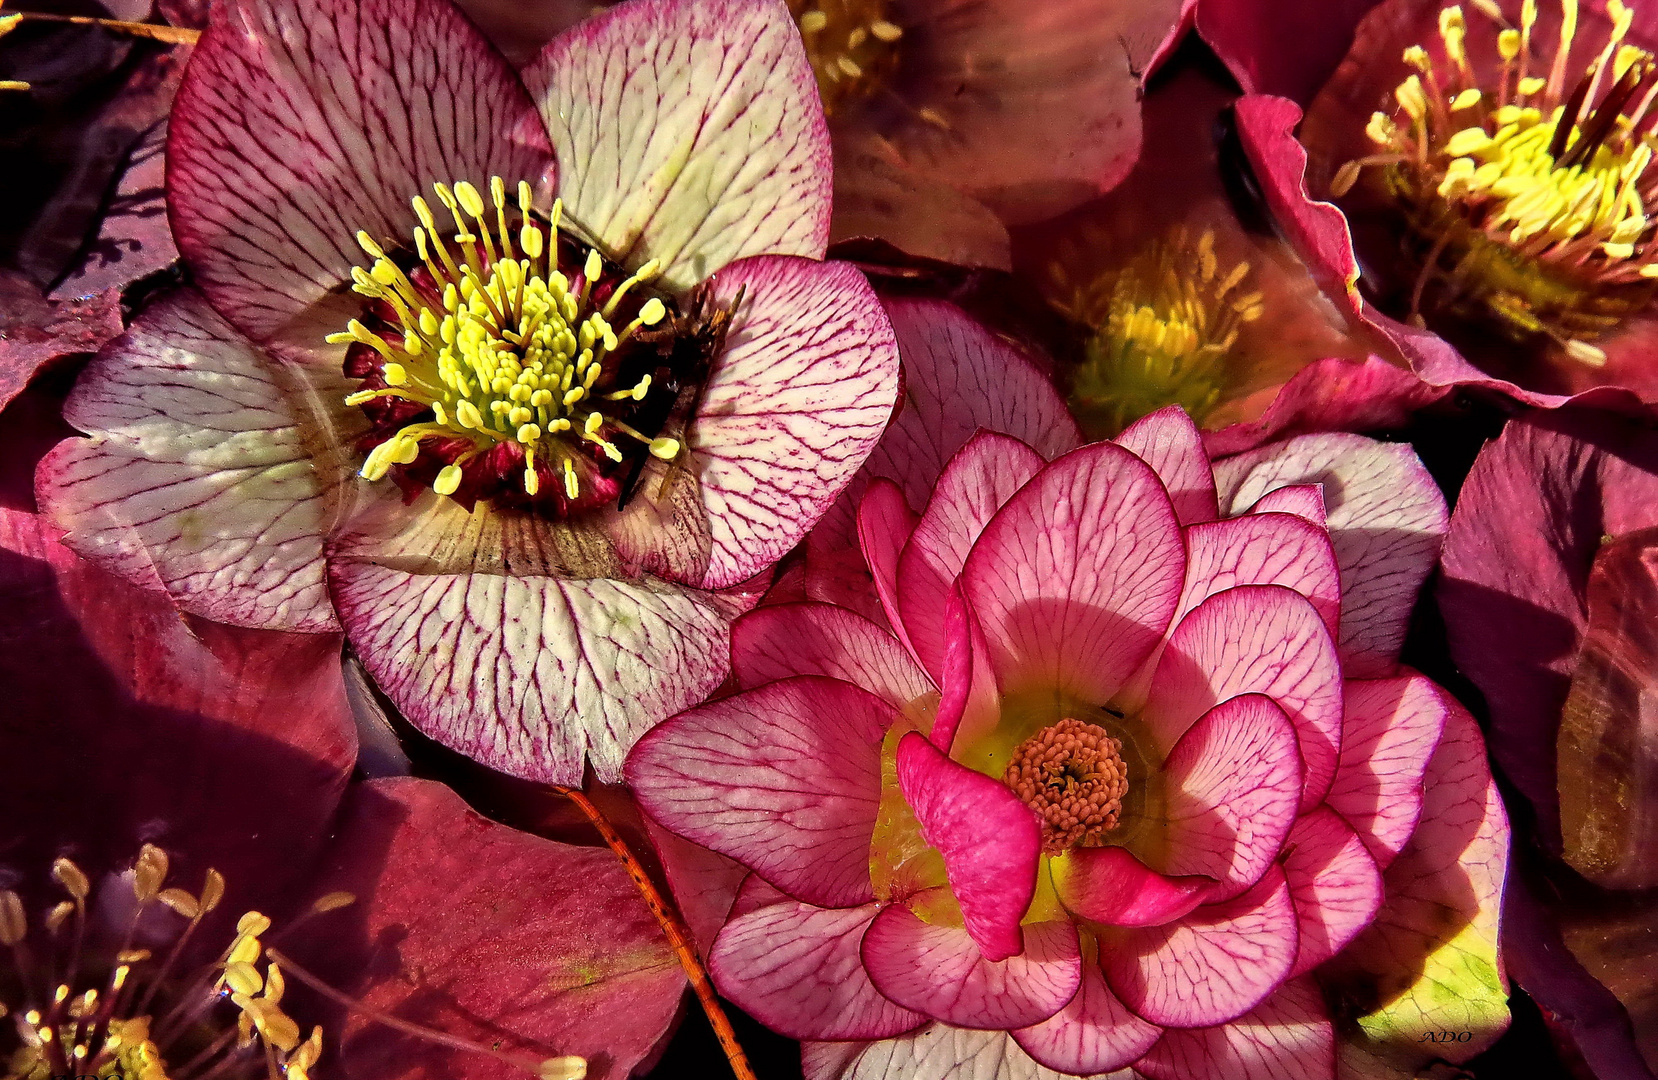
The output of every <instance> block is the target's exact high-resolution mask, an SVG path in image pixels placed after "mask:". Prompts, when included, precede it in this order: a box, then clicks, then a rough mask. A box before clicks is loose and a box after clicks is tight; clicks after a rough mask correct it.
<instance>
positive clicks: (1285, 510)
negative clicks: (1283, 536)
mask: <svg viewBox="0 0 1658 1080" xmlns="http://www.w3.org/2000/svg"><path fill="white" fill-rule="evenodd" d="M1248 512H1249V513H1251V514H1294V515H1295V516H1296V517H1298V518H1305V519H1306V520H1308V521H1310V522H1312V523H1313V524H1314V525H1317V526H1318V527H1319V528H1320V529H1326V530H1327V529H1328V525H1329V520H1328V519H1329V514H1328V513H1327V512H1326V511H1325V509H1324V485H1323V484H1289V485H1287V486H1285V487H1281V488H1273V489H1272V490H1271V491H1269V492H1267V493H1266V494H1265V495H1262V496H1261V497H1260V498H1259V499H1256V500H1255V505H1254V506H1251V507H1250V508H1249V511H1248Z"/></svg>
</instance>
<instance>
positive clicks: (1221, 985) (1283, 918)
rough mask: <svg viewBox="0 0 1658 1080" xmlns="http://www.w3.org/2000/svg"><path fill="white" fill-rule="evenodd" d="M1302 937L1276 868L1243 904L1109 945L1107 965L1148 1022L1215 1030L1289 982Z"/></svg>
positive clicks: (1122, 936)
mask: <svg viewBox="0 0 1658 1080" xmlns="http://www.w3.org/2000/svg"><path fill="white" fill-rule="evenodd" d="M1295 935H1296V929H1295V905H1294V904H1293V903H1292V902H1291V901H1290V891H1289V886H1288V885H1286V884H1285V882H1284V875H1283V873H1282V872H1280V871H1279V870H1277V869H1276V868H1274V869H1271V870H1268V871H1267V873H1266V875H1265V876H1264V877H1262V878H1261V880H1260V881H1259V882H1258V883H1257V884H1256V885H1255V887H1254V888H1252V889H1250V890H1249V891H1248V892H1246V893H1244V894H1243V895H1242V896H1239V897H1238V898H1237V899H1235V900H1229V901H1227V902H1226V903H1224V904H1213V905H1205V906H1204V907H1201V908H1199V909H1197V910H1196V911H1194V912H1192V913H1191V914H1190V915H1187V916H1186V917H1185V918H1184V919H1181V920H1180V921H1178V922H1174V923H1169V924H1167V925H1165V926H1157V927H1150V928H1147V929H1143V930H1121V931H1118V932H1117V933H1116V934H1114V935H1112V936H1111V937H1110V938H1106V939H1103V940H1102V941H1101V943H1100V962H1101V966H1102V967H1103V968H1104V969H1105V978H1106V981H1107V982H1108V983H1109V984H1110V986H1111V989H1112V990H1113V991H1114V992H1115V993H1116V995H1117V996H1118V997H1119V998H1120V999H1122V1001H1123V1003H1124V1004H1125V1005H1127V1006H1128V1007H1129V1008H1131V1009H1133V1010H1134V1011H1135V1012H1136V1013H1138V1014H1139V1015H1140V1016H1142V1017H1144V1018H1145V1019H1147V1020H1149V1021H1151V1022H1152V1023H1154V1024H1160V1025H1164V1026H1178V1027H1208V1026H1210V1025H1213V1024H1224V1023H1226V1022H1227V1021H1228V1020H1234V1019H1236V1018H1238V1017H1240V1016H1242V1015H1243V1014H1244V1013H1247V1012H1249V1011H1250V1010H1251V1009H1253V1008H1255V1006H1257V1005H1259V1004H1260V1003H1261V1002H1262V1001H1263V1000H1265V999H1266V997H1267V995H1269V994H1271V993H1272V992H1273V991H1274V990H1276V989H1277V988H1278V987H1279V986H1280V985H1281V984H1282V983H1283V982H1284V980H1285V979H1286V978H1288V977H1289V973H1290V968H1291V967H1292V966H1293V965H1294V963H1295V950H1296V936H1295Z"/></svg>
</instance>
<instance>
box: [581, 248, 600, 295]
mask: <svg viewBox="0 0 1658 1080" xmlns="http://www.w3.org/2000/svg"><path fill="white" fill-rule="evenodd" d="M603 269H604V263H603V261H602V260H600V258H599V253H598V251H597V250H596V249H593V248H588V249H587V262H586V263H585V264H584V265H583V266H582V269H581V272H582V276H583V277H585V278H586V279H587V285H586V286H584V287H583V291H584V292H585V291H586V289H587V288H589V287H591V286H592V284H593V282H594V281H596V280H598V277H599V273H600V272H601V271H602V270H603Z"/></svg>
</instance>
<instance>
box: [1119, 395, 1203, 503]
mask: <svg viewBox="0 0 1658 1080" xmlns="http://www.w3.org/2000/svg"><path fill="white" fill-rule="evenodd" d="M1112 442H1115V443H1116V444H1117V445H1118V446H1120V447H1122V448H1123V449H1124V450H1127V451H1129V452H1130V453H1132V454H1136V455H1138V456H1139V457H1140V459H1141V460H1143V461H1144V462H1145V463H1146V464H1147V465H1150V466H1151V467H1152V468H1153V469H1154V470H1156V472H1157V475H1158V476H1159V477H1161V478H1162V481H1163V486H1164V487H1166V488H1168V489H1169V501H1170V502H1171V503H1173V504H1174V513H1175V516H1176V517H1178V518H1179V519H1180V524H1182V525H1193V524H1196V523H1197V522H1200V521H1213V520H1214V519H1215V518H1217V517H1219V516H1220V511H1219V509H1218V508H1217V506H1216V503H1215V474H1214V471H1213V470H1212V469H1210V467H1209V455H1208V454H1206V453H1204V450H1203V441H1202V439H1201V438H1200V437H1199V436H1198V432H1197V425H1196V424H1194V423H1192V418H1191V417H1190V416H1188V415H1187V414H1186V410H1184V409H1182V408H1180V407H1179V406H1177V405H1170V406H1168V407H1167V408H1163V409H1158V410H1157V411H1156V412H1154V413H1151V414H1150V415H1147V416H1142V417H1141V418H1140V419H1138V420H1136V421H1135V422H1134V423H1132V424H1130V425H1129V426H1128V427H1127V428H1125V429H1124V431H1123V433H1122V434H1121V435H1118V436H1117V437H1116V438H1115V439H1113V440H1112Z"/></svg>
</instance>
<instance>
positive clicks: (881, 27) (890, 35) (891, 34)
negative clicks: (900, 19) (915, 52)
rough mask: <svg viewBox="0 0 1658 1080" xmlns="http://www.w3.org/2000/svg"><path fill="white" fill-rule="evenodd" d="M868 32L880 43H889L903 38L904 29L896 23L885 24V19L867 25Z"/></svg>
mask: <svg viewBox="0 0 1658 1080" xmlns="http://www.w3.org/2000/svg"><path fill="white" fill-rule="evenodd" d="M869 32H870V33H871V34H874V35H875V36H876V37H877V38H879V39H880V40H882V41H885V42H888V43H891V42H894V41H897V40H898V39H899V38H901V37H903V36H904V28H903V27H901V26H899V25H898V24H897V23H890V22H887V21H886V20H885V19H876V20H875V21H874V22H872V23H870V24H869Z"/></svg>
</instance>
